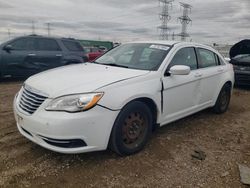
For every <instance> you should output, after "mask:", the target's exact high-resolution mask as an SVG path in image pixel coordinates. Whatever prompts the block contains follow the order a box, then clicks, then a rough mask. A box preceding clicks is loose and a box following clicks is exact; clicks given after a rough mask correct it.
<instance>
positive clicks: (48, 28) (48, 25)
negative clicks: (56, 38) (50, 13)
mask: <svg viewBox="0 0 250 188" xmlns="http://www.w3.org/2000/svg"><path fill="white" fill-rule="evenodd" d="M47 30H48V36H50V31H51V28H50V23H47Z"/></svg>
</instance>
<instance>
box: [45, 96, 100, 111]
mask: <svg viewBox="0 0 250 188" xmlns="http://www.w3.org/2000/svg"><path fill="white" fill-rule="evenodd" d="M102 96H103V93H87V94H78V95H68V96H63V97H58V98H56V99H54V100H52V101H51V102H50V103H49V105H48V106H47V107H46V108H45V110H47V111H66V112H81V111H86V110H89V109H90V108H92V107H94V106H95V105H96V104H97V103H98V101H99V100H100V99H101V98H102Z"/></svg>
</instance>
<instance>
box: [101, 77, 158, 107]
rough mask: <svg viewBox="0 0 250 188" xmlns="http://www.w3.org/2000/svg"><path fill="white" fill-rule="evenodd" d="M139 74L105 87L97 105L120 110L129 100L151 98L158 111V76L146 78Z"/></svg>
mask: <svg viewBox="0 0 250 188" xmlns="http://www.w3.org/2000/svg"><path fill="white" fill-rule="evenodd" d="M147 77H148V76H141V77H138V78H134V79H129V80H125V81H122V82H118V83H115V84H112V85H109V86H107V87H105V88H102V90H100V91H103V92H104V96H103V98H102V99H101V100H100V101H99V103H98V104H99V105H101V106H104V107H106V108H109V109H111V110H121V109H122V108H123V107H124V106H125V105H126V104H128V103H129V102H131V101H133V100H135V99H139V98H148V99H151V100H152V101H153V102H154V103H155V105H156V108H157V111H158V112H160V109H161V81H160V79H159V78H147Z"/></svg>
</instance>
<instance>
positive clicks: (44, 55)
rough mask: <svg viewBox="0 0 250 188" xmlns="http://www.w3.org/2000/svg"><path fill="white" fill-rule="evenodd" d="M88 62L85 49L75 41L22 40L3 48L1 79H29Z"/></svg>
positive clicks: (28, 37)
mask: <svg viewBox="0 0 250 188" xmlns="http://www.w3.org/2000/svg"><path fill="white" fill-rule="evenodd" d="M86 60H87V57H86V55H85V53H84V50H83V48H82V46H81V45H80V43H79V42H78V41H76V40H74V39H67V38H51V37H43V36H37V35H30V36H24V37H18V38H15V39H13V40H10V41H8V42H5V43H3V44H2V45H0V78H12V77H13V78H18V77H22V78H27V77H29V76H31V75H33V74H36V73H39V72H42V71H45V70H48V69H52V68H55V67H59V66H63V65H69V64H77V63H83V62H85V61H86Z"/></svg>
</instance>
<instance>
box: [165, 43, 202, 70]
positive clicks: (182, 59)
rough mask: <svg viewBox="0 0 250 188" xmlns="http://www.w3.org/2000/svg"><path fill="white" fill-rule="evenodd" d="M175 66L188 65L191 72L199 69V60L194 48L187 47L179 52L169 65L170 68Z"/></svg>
mask: <svg viewBox="0 0 250 188" xmlns="http://www.w3.org/2000/svg"><path fill="white" fill-rule="evenodd" d="M174 65H186V66H189V67H190V69H191V70H195V69H197V59H196V55H195V50H194V48H192V47H187V48H182V49H181V50H179V51H178V52H177V53H176V54H175V56H174V57H173V59H172V61H171V63H170V64H169V68H171V67H172V66H174Z"/></svg>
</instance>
